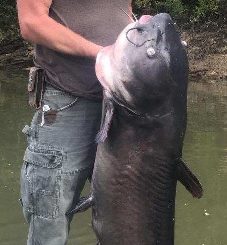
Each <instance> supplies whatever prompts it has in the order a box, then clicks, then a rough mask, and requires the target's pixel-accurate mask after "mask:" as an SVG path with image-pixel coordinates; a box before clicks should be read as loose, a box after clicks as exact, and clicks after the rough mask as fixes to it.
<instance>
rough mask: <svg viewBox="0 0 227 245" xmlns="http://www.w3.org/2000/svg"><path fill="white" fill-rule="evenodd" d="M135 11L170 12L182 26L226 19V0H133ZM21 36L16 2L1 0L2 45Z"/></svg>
mask: <svg viewBox="0 0 227 245" xmlns="http://www.w3.org/2000/svg"><path fill="white" fill-rule="evenodd" d="M133 11H134V12H135V13H136V14H137V15H138V16H139V15H141V14H155V13H159V12H168V13H170V14H171V15H172V16H173V18H174V19H175V20H176V21H178V23H179V22H180V24H185V23H186V24H189V25H191V24H195V23H202V22H204V21H208V20H218V19H224V18H225V16H226V15H227V1H226V0H166V1H164V0H159V1H154V0H133ZM18 36H19V31H18V21H17V13H16V1H15V0H0V43H1V42H2V41H4V40H5V41H6V40H7V41H9V40H13V39H17V38H18Z"/></svg>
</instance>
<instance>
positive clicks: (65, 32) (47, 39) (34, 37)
mask: <svg viewBox="0 0 227 245" xmlns="http://www.w3.org/2000/svg"><path fill="white" fill-rule="evenodd" d="M20 26H21V34H22V36H23V37H24V38H25V39H26V40H28V41H30V42H33V43H37V44H41V45H45V46H47V47H48V48H51V49H54V50H57V51H60V52H63V53H67V54H72V55H80V56H90V57H95V56H96V55H97V53H98V51H99V50H100V49H101V48H102V47H101V46H99V45H96V44H94V43H92V42H90V41H88V40H86V39H85V38H83V37H81V36H80V35H78V34H76V33H74V32H73V31H71V30H70V29H68V28H67V27H65V26H63V25H61V24H59V23H57V22H56V21H55V20H53V19H51V18H50V17H49V16H45V15H43V16H40V18H37V19H36V18H34V19H29V18H28V19H25V20H22V21H21V22H20Z"/></svg>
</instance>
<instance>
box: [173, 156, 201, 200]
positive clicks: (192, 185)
mask: <svg viewBox="0 0 227 245" xmlns="http://www.w3.org/2000/svg"><path fill="white" fill-rule="evenodd" d="M177 179H178V180H179V181H180V182H181V183H182V184H183V185H184V187H185V188H186V189H187V190H188V191H189V192H190V193H191V194H192V196H193V197H196V198H201V197H202V195H203V188H202V185H201V183H200V182H199V180H198V179H197V177H196V176H195V175H194V174H193V173H192V172H191V170H190V169H189V167H188V166H187V164H186V163H185V162H184V161H183V160H182V159H181V158H179V159H177Z"/></svg>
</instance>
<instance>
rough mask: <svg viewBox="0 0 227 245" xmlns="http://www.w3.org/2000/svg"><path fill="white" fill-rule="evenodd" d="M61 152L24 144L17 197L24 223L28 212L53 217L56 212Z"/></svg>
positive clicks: (57, 207) (58, 199)
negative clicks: (18, 195) (18, 194)
mask: <svg viewBox="0 0 227 245" xmlns="http://www.w3.org/2000/svg"><path fill="white" fill-rule="evenodd" d="M62 159H63V153H62V152H61V151H60V150H56V149H54V148H52V147H50V146H49V145H48V146H40V145H38V146H37V145H36V146H34V147H32V148H31V147H28V148H27V149H26V151H25V155H24V163H23V166H22V170H21V199H22V205H23V212H24V216H25V219H26V220H27V222H30V217H31V215H32V214H33V215H36V216H39V217H43V218H50V219H51V218H52V219H53V218H56V217H57V216H58V214H59V202H60V185H61V166H62Z"/></svg>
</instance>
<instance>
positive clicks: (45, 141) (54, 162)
mask: <svg viewBox="0 0 227 245" xmlns="http://www.w3.org/2000/svg"><path fill="white" fill-rule="evenodd" d="M43 105H48V106H49V107H50V109H51V110H53V111H58V112H57V113H55V114H54V113H53V115H52V114H51V113H50V114H48V113H46V114H45V117H44V125H43V126H41V125H42V124H41V121H42V111H37V112H36V113H35V115H34V117H33V120H32V123H31V126H28V125H27V126H25V128H24V129H23V132H24V133H25V134H26V135H27V139H28V147H27V149H26V151H25V155H24V163H23V166H22V170H21V198H22V205H23V213H24V216H25V219H26V220H27V222H28V223H29V234H28V242H27V244H28V245H64V244H66V242H67V237H68V231H69V227H70V222H71V220H72V217H69V216H67V215H66V212H67V211H69V210H70V209H72V208H73V207H74V206H75V204H76V203H77V201H78V198H79V196H80V193H81V191H82V189H83V187H84V184H85V182H86V180H87V178H88V177H89V175H90V174H91V171H92V168H93V164H94V159H95V153H96V144H95V136H96V134H97V131H98V129H99V125H100V119H101V106H102V105H101V102H96V101H91V100H87V99H84V98H76V97H74V96H71V95H69V94H67V93H64V92H62V91H59V90H56V89H54V88H53V87H50V86H47V88H46V91H45V93H44V98H43ZM68 105H70V106H69V107H68Z"/></svg>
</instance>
